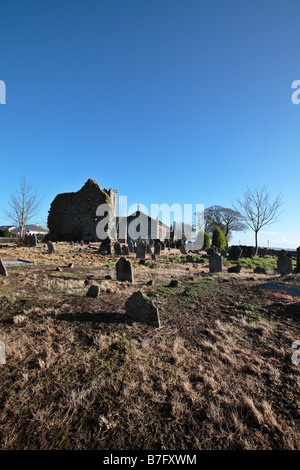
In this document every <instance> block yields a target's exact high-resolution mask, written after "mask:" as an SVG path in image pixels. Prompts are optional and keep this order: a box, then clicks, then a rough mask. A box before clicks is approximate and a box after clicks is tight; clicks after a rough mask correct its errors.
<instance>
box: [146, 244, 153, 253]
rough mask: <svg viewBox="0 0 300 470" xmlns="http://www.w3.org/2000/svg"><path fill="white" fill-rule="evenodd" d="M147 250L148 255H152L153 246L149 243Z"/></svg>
mask: <svg viewBox="0 0 300 470" xmlns="http://www.w3.org/2000/svg"><path fill="white" fill-rule="evenodd" d="M146 251H147V254H148V255H152V248H151V246H150V245H148V244H147V246H146Z"/></svg>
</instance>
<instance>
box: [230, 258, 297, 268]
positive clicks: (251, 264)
mask: <svg viewBox="0 0 300 470" xmlns="http://www.w3.org/2000/svg"><path fill="white" fill-rule="evenodd" d="M223 264H224V265H228V264H232V265H237V264H239V265H241V266H242V267H243V268H247V269H255V268H256V267H260V268H265V269H266V270H267V271H276V269H277V258H272V257H267V258H258V257H253V258H240V259H239V260H238V261H231V260H227V259H226V258H224V259H223ZM295 267H296V261H295V260H293V268H295Z"/></svg>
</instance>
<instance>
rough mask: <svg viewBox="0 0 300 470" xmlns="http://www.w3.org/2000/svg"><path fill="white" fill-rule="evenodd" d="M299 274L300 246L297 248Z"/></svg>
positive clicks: (299, 269) (299, 271) (298, 271)
mask: <svg viewBox="0 0 300 470" xmlns="http://www.w3.org/2000/svg"><path fill="white" fill-rule="evenodd" d="M297 273H300V246H298V248H297Z"/></svg>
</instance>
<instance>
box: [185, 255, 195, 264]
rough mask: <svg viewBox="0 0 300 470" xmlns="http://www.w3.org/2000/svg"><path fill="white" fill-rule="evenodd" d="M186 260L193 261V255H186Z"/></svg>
mask: <svg viewBox="0 0 300 470" xmlns="http://www.w3.org/2000/svg"><path fill="white" fill-rule="evenodd" d="M186 262H187V263H193V262H194V257H193V256H192V255H186Z"/></svg>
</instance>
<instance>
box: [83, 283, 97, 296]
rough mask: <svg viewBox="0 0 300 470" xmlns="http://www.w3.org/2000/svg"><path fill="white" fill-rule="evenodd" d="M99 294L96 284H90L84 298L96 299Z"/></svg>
mask: <svg viewBox="0 0 300 470" xmlns="http://www.w3.org/2000/svg"><path fill="white" fill-rule="evenodd" d="M99 292H100V289H99V286H98V285H97V284H92V285H91V286H90V287H89V290H88V291H87V293H86V297H98V296H99Z"/></svg>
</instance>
